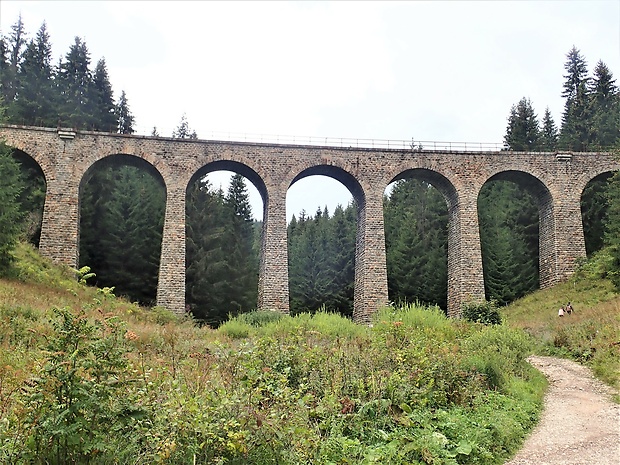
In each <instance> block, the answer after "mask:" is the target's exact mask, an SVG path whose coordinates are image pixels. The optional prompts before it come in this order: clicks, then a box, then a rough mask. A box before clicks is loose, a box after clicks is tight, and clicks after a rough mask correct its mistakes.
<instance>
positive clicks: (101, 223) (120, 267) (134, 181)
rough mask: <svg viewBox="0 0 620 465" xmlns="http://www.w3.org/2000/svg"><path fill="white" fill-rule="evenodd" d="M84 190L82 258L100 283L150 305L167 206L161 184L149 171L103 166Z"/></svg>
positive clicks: (154, 292)
mask: <svg viewBox="0 0 620 465" xmlns="http://www.w3.org/2000/svg"><path fill="white" fill-rule="evenodd" d="M83 191H84V192H83V194H82V211H81V231H82V238H81V241H80V246H81V253H80V261H81V264H82V265H89V266H91V268H92V269H93V270H94V271H95V273H96V274H97V285H98V286H100V287H103V286H108V287H112V286H114V287H115V291H116V294H117V295H125V296H128V297H129V298H130V299H132V300H136V301H139V302H141V303H145V304H152V303H154V300H155V295H156V290H157V277H158V272H159V257H160V252H161V237H162V230H163V219H164V209H165V193H164V189H163V187H162V186H161V185H160V184H159V183H158V182H157V180H156V179H155V178H153V176H151V175H150V174H148V173H147V172H146V171H145V170H143V169H140V168H137V167H134V166H126V165H109V166H104V167H101V168H99V170H98V171H97V172H96V173H95V174H94V175H93V177H92V178H91V179H90V181H89V182H87V183H86V185H85V186H84V189H83Z"/></svg>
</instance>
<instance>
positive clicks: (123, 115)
mask: <svg viewBox="0 0 620 465" xmlns="http://www.w3.org/2000/svg"><path fill="white" fill-rule="evenodd" d="M114 113H115V116H116V129H117V131H118V132H119V133H120V134H133V133H134V132H135V131H134V128H133V124H134V117H133V115H132V114H131V111H130V110H129V102H128V101H127V95H125V91H122V92H121V96H120V98H119V99H118V102H117V104H116V107H115V110H114ZM153 129H154V131H155V128H153ZM155 132H156V131H155ZM151 135H153V136H155V135H157V134H151Z"/></svg>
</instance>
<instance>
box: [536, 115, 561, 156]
mask: <svg viewBox="0 0 620 465" xmlns="http://www.w3.org/2000/svg"><path fill="white" fill-rule="evenodd" d="M557 145H558V129H557V127H556V125H555V122H554V121H553V117H552V116H551V112H550V111H549V107H547V108H545V115H544V116H543V127H542V131H541V133H540V149H541V150H543V151H546V152H552V151H554V150H555V149H556V148H557Z"/></svg>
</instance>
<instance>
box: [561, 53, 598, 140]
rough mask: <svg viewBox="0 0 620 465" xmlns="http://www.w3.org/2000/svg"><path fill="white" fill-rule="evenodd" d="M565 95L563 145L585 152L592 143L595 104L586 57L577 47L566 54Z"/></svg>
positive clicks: (562, 130) (563, 94)
mask: <svg viewBox="0 0 620 465" xmlns="http://www.w3.org/2000/svg"><path fill="white" fill-rule="evenodd" d="M566 58H567V60H566V63H565V64H564V69H565V70H566V71H567V74H566V75H564V79H565V81H564V84H563V89H564V90H563V92H562V97H564V98H565V99H566V101H565V103H564V113H563V114H562V129H561V131H560V147H561V148H563V149H568V150H576V151H585V150H587V148H588V147H589V145H590V143H591V142H592V128H591V120H590V118H591V106H590V97H589V93H588V76H587V74H588V68H587V64H586V60H585V58H584V57H583V56H582V55H581V53H580V52H579V50H577V49H576V48H575V47H574V46H573V48H572V49H571V50H570V52H568V54H567V55H566Z"/></svg>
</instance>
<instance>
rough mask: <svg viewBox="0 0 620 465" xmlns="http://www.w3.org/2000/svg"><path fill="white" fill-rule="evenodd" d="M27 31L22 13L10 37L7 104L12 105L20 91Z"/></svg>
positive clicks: (12, 28)
mask: <svg viewBox="0 0 620 465" xmlns="http://www.w3.org/2000/svg"><path fill="white" fill-rule="evenodd" d="M26 40H27V39H26V31H25V28H24V22H23V20H22V15H21V13H20V14H19V17H18V18H17V22H16V23H15V24H13V25H12V26H11V34H10V35H9V37H8V44H7V45H8V52H9V57H8V69H7V76H6V78H5V79H6V83H7V84H6V91H5V94H4V98H5V104H6V105H9V106H10V105H11V104H12V103H13V100H14V99H15V97H16V95H17V92H18V89H19V80H18V70H19V63H20V60H21V55H22V48H23V47H24V46H25V45H26Z"/></svg>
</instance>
